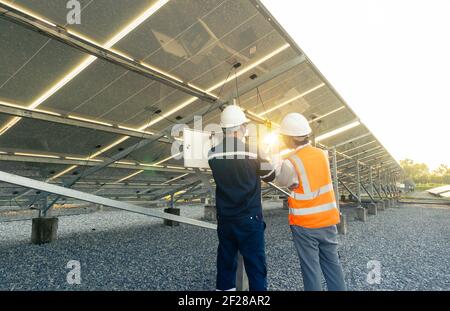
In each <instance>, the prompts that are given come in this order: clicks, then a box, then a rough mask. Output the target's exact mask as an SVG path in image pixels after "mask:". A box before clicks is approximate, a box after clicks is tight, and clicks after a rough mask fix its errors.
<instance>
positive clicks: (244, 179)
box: [208, 105, 275, 291]
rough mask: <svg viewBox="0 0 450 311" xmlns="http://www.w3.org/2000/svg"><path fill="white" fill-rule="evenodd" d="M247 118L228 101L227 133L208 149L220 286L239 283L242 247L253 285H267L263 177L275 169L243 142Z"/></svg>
mask: <svg viewBox="0 0 450 311" xmlns="http://www.w3.org/2000/svg"><path fill="white" fill-rule="evenodd" d="M247 122H248V120H247V118H246V117H245V114H244V112H243V111H242V110H241V109H240V108H239V107H238V106H235V105H230V106H227V107H226V108H225V109H224V111H223V112H222V114H221V127H222V128H223V131H224V139H223V141H222V143H220V144H219V145H217V146H216V147H214V148H213V149H211V151H210V152H209V155H208V162H209V166H210V167H211V170H212V173H213V177H214V180H215V183H216V206H217V222H218V227H217V234H218V238H219V247H218V250H217V283H216V288H217V289H218V290H235V289H236V270H237V256H238V251H239V252H240V253H241V254H242V256H243V258H244V265H245V270H246V272H247V276H248V280H249V287H250V290H254V291H264V290H267V269H266V257H265V250H264V229H265V226H266V225H265V223H264V220H263V214H262V205H261V179H263V180H264V181H266V182H269V181H272V180H273V179H274V178H275V172H274V170H272V168H271V165H270V164H269V163H268V161H267V160H264V159H261V158H260V157H258V154H257V152H256V153H254V152H253V153H252V152H250V148H249V145H248V144H246V143H245V133H246V127H247Z"/></svg>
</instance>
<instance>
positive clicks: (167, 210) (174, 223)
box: [164, 207, 180, 227]
mask: <svg viewBox="0 0 450 311" xmlns="http://www.w3.org/2000/svg"><path fill="white" fill-rule="evenodd" d="M164 213H168V214H172V215H177V216H180V209H179V208H174V207H169V208H165V209H164ZM164 224H165V225H166V226H171V227H175V226H179V225H180V223H179V222H178V221H173V220H169V219H164Z"/></svg>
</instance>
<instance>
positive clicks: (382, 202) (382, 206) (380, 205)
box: [377, 201, 385, 211]
mask: <svg viewBox="0 0 450 311" xmlns="http://www.w3.org/2000/svg"><path fill="white" fill-rule="evenodd" d="M377 210H378V211H384V210H385V208H384V201H379V202H378V203H377Z"/></svg>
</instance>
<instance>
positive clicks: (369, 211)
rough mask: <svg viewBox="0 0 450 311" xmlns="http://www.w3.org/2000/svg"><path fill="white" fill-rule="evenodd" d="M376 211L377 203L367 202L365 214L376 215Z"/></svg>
mask: <svg viewBox="0 0 450 311" xmlns="http://www.w3.org/2000/svg"><path fill="white" fill-rule="evenodd" d="M377 211H378V208H377V204H376V203H369V204H368V205H367V214H369V215H376V214H377Z"/></svg>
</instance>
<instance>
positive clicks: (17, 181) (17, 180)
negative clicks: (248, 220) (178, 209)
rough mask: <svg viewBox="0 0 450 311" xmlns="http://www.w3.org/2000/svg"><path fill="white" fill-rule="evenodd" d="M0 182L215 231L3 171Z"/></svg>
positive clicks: (192, 221) (206, 225) (207, 225)
mask: <svg viewBox="0 0 450 311" xmlns="http://www.w3.org/2000/svg"><path fill="white" fill-rule="evenodd" d="M0 180H1V181H4V182H6V183H10V184H14V185H18V186H22V187H26V188H31V189H36V190H41V191H45V192H48V193H54V194H57V195H60V196H64V197H69V198H74V199H77V200H81V201H86V202H91V203H95V204H101V205H105V206H109V207H114V208H118V209H122V210H125V211H129V212H133V213H138V214H143V215H147V216H152V217H157V218H162V219H168V220H173V221H177V222H181V223H185V224H189V225H193V226H197V227H203V228H208V229H214V230H215V229H217V226H216V225H215V224H211V223H207V222H204V221H199V220H196V219H190V218H187V217H182V216H177V215H172V214H168V213H163V212H160V211H155V210H151V209H149V208H145V207H141V206H137V205H134V204H130V203H127V202H121V201H116V200H111V199H107V198H104V197H100V196H97V195H93V194H90V193H86V192H82V191H78V190H73V189H68V188H64V187H61V186H56V185H52V184H49V183H46V182H42V181H38V180H34V179H31V178H26V177H22V176H18V175H14V174H10V173H6V172H3V171H0Z"/></svg>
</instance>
